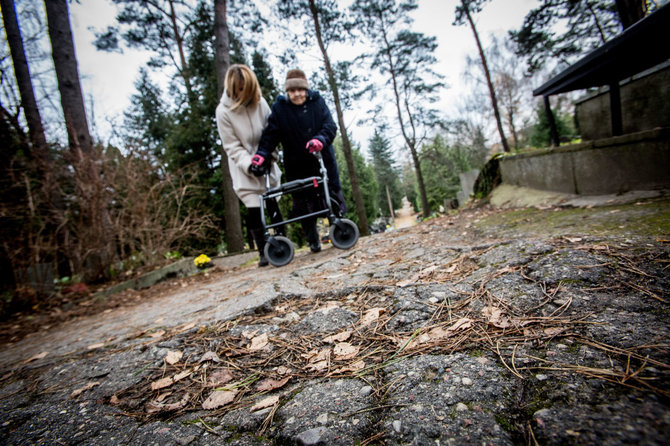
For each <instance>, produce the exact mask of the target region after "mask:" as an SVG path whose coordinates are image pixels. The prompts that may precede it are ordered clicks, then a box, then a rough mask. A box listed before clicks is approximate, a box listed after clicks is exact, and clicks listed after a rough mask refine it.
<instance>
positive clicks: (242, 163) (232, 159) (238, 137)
mask: <svg viewBox="0 0 670 446" xmlns="http://www.w3.org/2000/svg"><path fill="white" fill-rule="evenodd" d="M269 115H270V107H268V104H267V102H266V101H265V99H263V97H262V96H261V88H260V85H259V84H258V79H256V75H255V74H254V72H253V71H251V69H250V68H249V67H247V66H246V65H232V66H231V67H230V68H228V72H227V73H226V79H225V83H224V91H223V95H221V101H220V102H219V105H218V106H217V107H216V124H217V127H218V129H219V136H220V137H221V144H222V145H223V150H224V151H225V152H226V155H228V167H229V169H230V176H231V178H232V180H233V189H234V190H235V194H237V196H238V197H239V199H240V200H242V203H244V205H245V206H246V207H247V209H248V215H247V221H246V223H247V228H248V229H249V232H250V233H251V236H252V237H253V239H254V241H255V242H256V246H257V247H258V251H259V254H260V260H259V262H258V266H265V265H267V264H268V261H267V259H266V258H265V256H264V254H263V248H264V246H265V234H264V231H263V224H262V222H261V219H262V218H264V216H263V215H261V212H260V200H259V195H260V194H262V193H263V192H265V180H264V179H263V178H260V177H257V176H255V175H253V174H251V173H250V167H251V158H252V157H253V156H254V154H255V153H256V149H257V147H258V141H259V140H260V138H261V133H262V132H263V128H264V127H265V126H266V124H267V121H268V116H269ZM267 165H268V166H271V167H269V172H268V174H269V175H270V185H271V186H272V187H275V186H278V185H279V180H280V177H281V171H280V170H279V166H277V164H276V163H267ZM267 209H268V213H269V214H270V216H271V219H272V221H281V214H280V213H279V207H278V206H277V203H276V202H274V201H268V202H267Z"/></svg>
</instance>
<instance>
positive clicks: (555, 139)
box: [543, 96, 561, 147]
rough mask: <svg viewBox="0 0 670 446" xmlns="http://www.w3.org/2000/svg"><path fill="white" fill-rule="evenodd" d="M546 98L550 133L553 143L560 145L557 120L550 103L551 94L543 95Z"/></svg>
mask: <svg viewBox="0 0 670 446" xmlns="http://www.w3.org/2000/svg"><path fill="white" fill-rule="evenodd" d="M543 98H544V111H545V112H546V113H547V121H548V122H549V134H550V135H551V143H552V145H553V146H554V147H558V146H559V145H560V143H561V142H560V141H559V139H558V129H557V128H556V121H555V120H554V114H553V113H552V112H551V104H549V96H543Z"/></svg>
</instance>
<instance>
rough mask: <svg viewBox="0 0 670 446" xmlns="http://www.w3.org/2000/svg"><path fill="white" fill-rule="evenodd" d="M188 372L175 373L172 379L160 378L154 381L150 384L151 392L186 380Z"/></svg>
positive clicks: (189, 372)
mask: <svg viewBox="0 0 670 446" xmlns="http://www.w3.org/2000/svg"><path fill="white" fill-rule="evenodd" d="M191 373H193V372H191V371H190V370H186V371H184V372H181V373H177V374H176V375H175V376H173V377H167V378H162V379H159V380H158V381H154V382H152V383H151V390H158V389H164V388H165V387H170V386H171V385H172V384H174V383H176V382H177V381H179V380H182V379H184V378H186V377H187V376H190V375H191Z"/></svg>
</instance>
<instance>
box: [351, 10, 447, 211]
mask: <svg viewBox="0 0 670 446" xmlns="http://www.w3.org/2000/svg"><path fill="white" fill-rule="evenodd" d="M416 8H417V4H416V1H415V0H408V1H401V2H398V3H396V1H395V0H356V1H355V2H354V3H353V5H352V7H351V12H352V14H353V15H354V17H355V25H354V26H355V29H356V30H357V32H360V33H361V34H362V35H363V36H364V37H365V38H367V39H368V40H369V41H370V42H371V53H370V54H368V55H367V59H368V60H369V61H370V67H371V68H372V69H373V70H377V71H379V72H380V73H381V74H382V76H384V78H385V80H386V85H387V86H388V87H389V91H390V94H391V97H392V99H391V101H392V104H393V105H394V107H395V116H396V122H397V124H398V127H399V128H400V132H401V134H402V136H403V140H404V142H405V144H406V145H407V148H408V149H409V152H410V155H411V158H412V163H413V165H414V169H415V176H416V180H417V184H418V188H419V196H420V197H421V207H422V211H423V216H424V218H427V217H428V216H429V215H430V204H429V203H428V197H427V195H426V188H425V185H424V181H423V173H422V171H421V163H420V161H419V146H420V144H421V142H422V140H423V139H424V138H425V137H426V133H427V132H428V131H429V130H430V131H432V130H433V129H434V128H435V127H438V126H439V125H441V122H440V119H439V118H438V113H437V110H435V109H434V108H432V106H431V104H432V103H434V102H436V101H437V99H438V96H437V93H438V91H439V90H440V89H441V88H442V87H444V84H443V83H442V82H441V76H439V75H438V74H437V73H435V72H434V71H433V70H432V69H431V66H432V65H434V63H435V62H436V59H435V55H434V53H435V49H436V48H437V43H436V42H435V37H427V36H425V35H424V34H422V33H417V32H412V31H409V25H410V24H411V18H410V17H409V13H410V12H411V11H413V10H415V9H416Z"/></svg>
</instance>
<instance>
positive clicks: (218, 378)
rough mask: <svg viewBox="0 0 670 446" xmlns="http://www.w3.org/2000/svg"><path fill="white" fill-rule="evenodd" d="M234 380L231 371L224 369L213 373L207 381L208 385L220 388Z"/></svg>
mask: <svg viewBox="0 0 670 446" xmlns="http://www.w3.org/2000/svg"><path fill="white" fill-rule="evenodd" d="M232 380H233V374H232V373H230V370H228V369H223V370H217V371H216V372H214V373H212V374H211V375H210V376H209V379H208V380H207V385H208V386H211V387H219V386H222V385H223V384H226V383H229V382H231V381H232Z"/></svg>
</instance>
